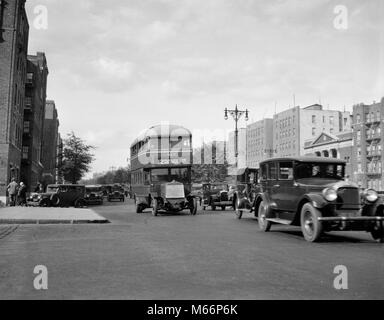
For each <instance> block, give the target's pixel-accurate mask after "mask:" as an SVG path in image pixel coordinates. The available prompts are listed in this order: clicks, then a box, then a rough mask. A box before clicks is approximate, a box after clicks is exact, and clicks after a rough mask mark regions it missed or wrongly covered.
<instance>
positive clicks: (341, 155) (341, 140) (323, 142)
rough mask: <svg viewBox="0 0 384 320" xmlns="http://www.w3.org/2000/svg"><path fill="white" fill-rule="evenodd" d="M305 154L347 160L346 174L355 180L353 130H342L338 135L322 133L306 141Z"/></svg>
mask: <svg viewBox="0 0 384 320" xmlns="http://www.w3.org/2000/svg"><path fill="white" fill-rule="evenodd" d="M304 150H305V152H304V155H305V156H311V157H326V158H336V159H341V160H344V161H345V162H346V169H345V174H346V176H348V178H349V179H350V180H352V181H355V177H354V175H353V168H352V159H351V155H352V152H353V134H352V131H345V132H340V133H338V134H337V135H333V134H330V133H325V132H323V133H321V134H320V135H318V136H317V137H316V138H315V139H313V140H310V141H307V142H305V145H304Z"/></svg>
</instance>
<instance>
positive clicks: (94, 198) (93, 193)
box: [85, 185, 104, 205]
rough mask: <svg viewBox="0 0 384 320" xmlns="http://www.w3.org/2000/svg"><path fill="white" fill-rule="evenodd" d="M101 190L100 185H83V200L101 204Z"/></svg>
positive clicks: (88, 202)
mask: <svg viewBox="0 0 384 320" xmlns="http://www.w3.org/2000/svg"><path fill="white" fill-rule="evenodd" d="M103 200H104V199H103V190H102V188H101V185H87V186H85V201H86V202H87V204H100V205H101V204H103Z"/></svg>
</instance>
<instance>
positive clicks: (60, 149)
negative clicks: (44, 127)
mask: <svg viewBox="0 0 384 320" xmlns="http://www.w3.org/2000/svg"><path fill="white" fill-rule="evenodd" d="M62 164H63V139H62V138H61V135H60V133H58V135H57V156H56V183H64V176H63V173H62V172H61V170H60V168H61V166H62Z"/></svg>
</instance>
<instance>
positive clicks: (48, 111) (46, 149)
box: [42, 100, 60, 184]
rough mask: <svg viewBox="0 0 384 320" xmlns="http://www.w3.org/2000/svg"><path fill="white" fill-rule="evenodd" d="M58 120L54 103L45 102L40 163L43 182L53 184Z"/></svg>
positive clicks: (55, 166)
mask: <svg viewBox="0 0 384 320" xmlns="http://www.w3.org/2000/svg"><path fill="white" fill-rule="evenodd" d="M59 125H60V123H59V119H58V115H57V110H56V105H55V102H54V101H52V100H47V102H46V105H45V118H44V136H43V154H42V163H43V167H44V171H43V182H44V183H45V184H48V183H55V182H56V181H55V180H56V176H57V172H56V169H57V161H58V160H57V149H58V147H57V145H58V140H59V138H58V137H59Z"/></svg>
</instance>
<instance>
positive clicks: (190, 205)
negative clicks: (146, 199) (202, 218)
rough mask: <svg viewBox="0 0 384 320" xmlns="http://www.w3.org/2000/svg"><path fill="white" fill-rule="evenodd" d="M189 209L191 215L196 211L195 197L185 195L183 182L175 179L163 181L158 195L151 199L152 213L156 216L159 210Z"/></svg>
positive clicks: (175, 210)
mask: <svg viewBox="0 0 384 320" xmlns="http://www.w3.org/2000/svg"><path fill="white" fill-rule="evenodd" d="M185 209H187V210H189V211H190V213H191V214H192V215H196V212H197V199H196V198H195V197H193V196H192V195H189V196H186V195H185V190H184V184H182V183H180V182H176V181H172V182H168V183H163V184H162V185H161V192H160V196H155V197H153V199H152V214H153V215H154V216H157V215H158V213H159V212H160V211H164V212H180V211H182V210H185Z"/></svg>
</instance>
